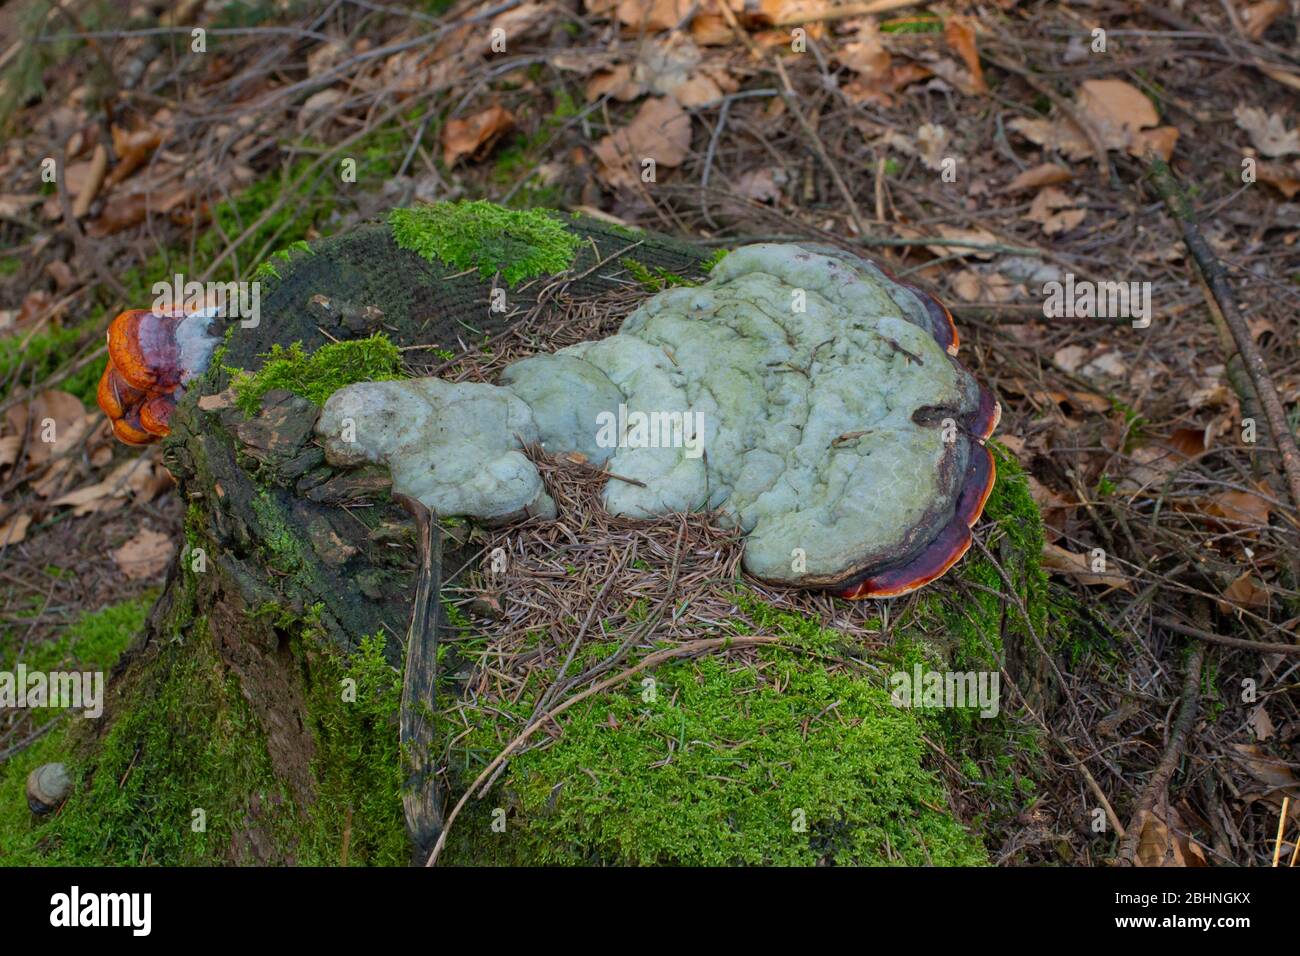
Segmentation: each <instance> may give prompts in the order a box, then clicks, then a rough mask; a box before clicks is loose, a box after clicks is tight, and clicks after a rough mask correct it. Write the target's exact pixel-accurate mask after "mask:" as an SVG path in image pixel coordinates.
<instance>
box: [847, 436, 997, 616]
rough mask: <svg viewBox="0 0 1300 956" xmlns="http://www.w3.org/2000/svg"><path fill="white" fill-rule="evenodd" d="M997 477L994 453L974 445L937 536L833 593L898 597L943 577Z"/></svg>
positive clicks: (967, 538)
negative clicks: (914, 551)
mask: <svg viewBox="0 0 1300 956" xmlns="http://www.w3.org/2000/svg"><path fill="white" fill-rule="evenodd" d="M996 478H997V474H996V469H995V467H994V465H993V453H992V452H990V451H989V450H988V449H987V448H985V447H984V446H983V445H973V447H972V448H971V455H970V463H969V464H968V465H967V467H966V475H965V479H964V481H963V483H962V488H961V492H960V493H959V494H958V496H957V507H956V509H955V510H954V512H953V516H952V520H951V521H949V522H948V523H947V524H946V525H945V526H944V528H943V530H942V531H940V532H939V534H938V536H936V537H935V538H934V540H933V541H931V542H930V543H929V544H928V545H927V546H926V547H925V549H924V550H922V551H921V553H920V554H918V555H917V556H916V557H914V558H911V559H910V560H908V561H906V562H904V563H902V564H900V565H897V566H895V567H891V568H883V569H873V570H872V571H869V572H867V573H866V574H864V575H862V576H860V577H859V578H857V579H856V580H854V581H852V582H851V583H849V584H847V585H845V586H843V587H842V588H839V589H837V590H836V591H835V594H836V595H837V596H838V597H842V598H847V599H848V600H850V601H858V600H862V599H864V598H890V597H899V596H900V595H903V594H907V593H908V592H909V591H915V590H916V589H917V588H920V587H924V586H925V585H927V584H929V583H930V582H931V581H934V580H936V579H938V578H941V577H943V575H944V574H946V573H947V572H948V569H949V568H951V567H952V566H953V565H954V564H956V563H957V562H958V561H960V560H961V558H962V556H963V555H964V554H965V553H966V551H967V550H968V549H969V548H970V544H971V540H972V532H971V528H972V527H974V525H975V522H976V521H978V520H979V516H980V515H981V514H982V513H983V511H984V503H985V502H987V501H988V499H989V495H990V494H991V493H992V491H993V483H994V481H995V480H996Z"/></svg>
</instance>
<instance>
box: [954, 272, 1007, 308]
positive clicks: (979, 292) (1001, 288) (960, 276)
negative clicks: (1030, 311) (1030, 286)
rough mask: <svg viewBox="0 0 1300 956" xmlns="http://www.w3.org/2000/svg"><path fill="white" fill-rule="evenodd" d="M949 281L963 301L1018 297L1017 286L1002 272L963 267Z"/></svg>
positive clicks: (1002, 300)
mask: <svg viewBox="0 0 1300 956" xmlns="http://www.w3.org/2000/svg"><path fill="white" fill-rule="evenodd" d="M948 283H949V285H951V286H952V290H953V292H955V293H956V294H957V297H958V298H959V299H961V300H962V301H963V302H1010V301H1011V300H1012V299H1014V298H1015V297H1016V290H1015V286H1013V285H1012V284H1011V280H1010V279H1008V278H1007V277H1006V276H1004V275H1002V273H1000V272H977V271H975V270H974V269H962V270H960V271H959V272H957V273H956V274H954V275H953V276H952V277H951V278H950V279H949V280H948Z"/></svg>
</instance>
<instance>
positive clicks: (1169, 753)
mask: <svg viewBox="0 0 1300 956" xmlns="http://www.w3.org/2000/svg"><path fill="white" fill-rule="evenodd" d="M1204 663H1205V645H1204V644H1197V645H1196V646H1195V647H1193V648H1192V653H1191V656H1190V657H1188V659H1187V673H1186V675H1185V676H1184V677H1183V703H1182V706H1181V707H1179V709H1178V718H1177V719H1176V720H1175V721H1174V729H1173V733H1171V734H1170V735H1169V744H1168V746H1166V747H1165V752H1164V755H1163V756H1162V757H1161V758H1160V763H1159V764H1157V765H1156V769H1155V773H1153V774H1152V775H1151V779H1150V780H1148V781H1147V785H1146V787H1145V788H1144V789H1143V791H1142V796H1141V798H1140V799H1139V800H1138V805H1137V810H1136V811H1134V813H1133V823H1132V824H1130V825H1129V828H1128V833H1127V834H1125V835H1124V839H1123V840H1122V841H1121V842H1120V846H1119V854H1118V855H1117V856H1116V858H1115V866H1132V865H1133V861H1134V858H1135V857H1136V856H1137V847H1138V839H1139V838H1140V837H1141V836H1142V816H1143V814H1145V813H1150V812H1151V808H1152V807H1154V806H1155V802H1156V800H1157V798H1159V797H1160V796H1161V795H1162V794H1164V792H1165V789H1166V788H1167V787H1168V786H1169V779H1170V778H1171V777H1172V776H1173V775H1174V771H1175V770H1176V769H1177V768H1178V761H1180V760H1181V759H1182V757H1183V748H1184V747H1185V746H1186V744H1187V735H1188V733H1189V732H1190V731H1191V729H1192V724H1194V723H1195V722H1196V713H1197V710H1198V709H1199V705H1200V700H1201V665H1202V664H1204Z"/></svg>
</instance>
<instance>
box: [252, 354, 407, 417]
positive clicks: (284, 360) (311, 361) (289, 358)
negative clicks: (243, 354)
mask: <svg viewBox="0 0 1300 956" xmlns="http://www.w3.org/2000/svg"><path fill="white" fill-rule="evenodd" d="M264 358H265V362H264V363H263V365H262V367H261V368H260V369H259V370H258V371H256V372H246V371H244V370H243V369H233V368H228V369H227V370H226V371H228V372H229V373H230V374H231V375H233V379H232V381H231V385H232V386H233V387H234V389H235V403H236V404H237V405H238V406H239V408H240V409H241V410H242V411H243V412H244V414H246V415H254V414H256V413H257V409H258V407H259V406H260V405H261V402H262V396H264V395H265V394H266V393H267V392H269V391H271V390H273V389H278V388H283V389H287V390H288V391H290V392H293V393H294V394H295V395H299V396H301V397H303V398H305V399H307V400H308V401H310V402H315V403H316V404H317V405H323V404H324V403H325V400H326V399H327V398H329V397H330V396H331V395H333V394H334V393H335V392H337V391H338V390H339V389H340V388H343V387H344V386H345V385H351V384H353V383H354V382H382V381H391V380H393V379H399V378H405V377H406V376H405V375H404V374H403V372H402V358H401V353H400V352H399V351H398V350H397V346H396V345H394V344H393V343H392V341H390V340H389V338H388V337H387V336H385V335H382V334H375V335H372V336H370V337H369V338H366V339H353V340H351V341H347V342H330V343H328V344H326V345H322V346H321V347H320V348H318V349H316V351H314V352H311V353H310V354H308V353H307V352H305V351H303V347H302V343H301V342H294V343H293V344H292V345H291V346H289V348H287V349H286V348H282V347H281V346H279V345H275V346H272V348H271V351H270V352H268V353H267V354H266V355H265V356H264Z"/></svg>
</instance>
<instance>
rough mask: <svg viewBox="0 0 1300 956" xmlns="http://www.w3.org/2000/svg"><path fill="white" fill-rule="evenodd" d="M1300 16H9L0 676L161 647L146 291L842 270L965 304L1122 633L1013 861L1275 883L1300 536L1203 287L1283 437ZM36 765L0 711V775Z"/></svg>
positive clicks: (1018, 7) (1044, 505) (686, 4)
mask: <svg viewBox="0 0 1300 956" xmlns="http://www.w3.org/2000/svg"><path fill="white" fill-rule="evenodd" d="M1298 20H1300V4H1297V3H1296V2H1294V0H1292V2H1285V0H1261V2H1253V3H1248V2H1243V0H1225V2H1223V3H1221V4H1193V3H1183V2H1180V0H1158V2H1153V3H1142V4H1139V3H1131V2H1119V0H1115V2H1106V0H1097V2H1076V3H1046V2H1043V3H1034V2H1026V3H1020V2H1015V0H991V2H987V3H983V4H970V3H962V2H950V3H902V2H897V0H876V2H868V3H848V4H835V3H830V2H827V0H751V2H743V0H732V2H730V3H729V4H728V3H724V2H723V0H622V2H615V0H594V2H579V0H564V2H550V0H505V2H500V3H480V2H468V0H462V2H458V3H453V4H450V5H449V4H447V3H445V2H439V0H433V2H427V3H422V4H421V3H416V4H410V5H405V6H402V5H398V4H395V3H392V4H388V3H379V2H370V0H328V2H319V3H284V2H275V3H258V4H243V3H234V2H231V3H220V2H209V3H202V2H196V0H177V2H172V3H153V4H146V3H133V4H129V5H122V4H113V3H108V2H100V0H66V2H61V3H53V4H51V3H46V2H19V0H11V2H9V3H7V4H5V5H3V7H0V37H2V38H3V41H0V70H3V73H0V83H2V84H3V86H2V88H0V123H3V125H4V146H3V148H2V149H0V182H2V183H3V184H4V187H3V189H4V190H5V191H0V663H3V662H11V661H12V660H14V659H16V657H21V656H22V655H23V654H24V653H27V652H30V650H31V649H33V648H38V647H40V646H42V645H53V644H54V642H57V641H59V640H60V639H61V638H63V637H65V635H66V634H67V633H68V631H69V628H72V627H73V626H74V625H77V624H78V622H82V625H81V626H82V630H83V631H84V630H86V628H85V626H84V622H85V621H86V620H87V617H86V616H87V615H88V614H93V613H95V612H104V611H105V610H106V609H113V608H120V607H123V606H126V607H129V608H132V609H134V608H143V607H144V606H145V604H146V603H147V602H144V601H142V600H141V599H142V598H147V597H149V596H150V595H151V594H152V593H154V592H155V591H156V589H157V588H158V586H159V585H160V583H161V581H162V576H163V573H164V570H165V568H166V566H167V564H168V563H169V562H170V561H171V559H172V557H173V555H174V554H175V552H176V549H177V547H178V546H179V544H180V542H181V541H182V535H181V521H182V517H183V505H182V503H181V502H180V501H179V500H178V498H177V496H175V495H172V494H169V493H168V490H169V488H170V487H171V480H170V477H169V476H168V474H167V473H166V471H165V469H163V468H162V466H161V463H160V460H159V458H158V456H157V451H156V449H154V450H152V451H150V452H148V453H146V454H145V455H143V456H141V455H139V454H137V453H135V452H134V451H131V452H130V453H128V452H127V450H126V449H123V448H121V447H119V446H117V445H116V444H115V443H114V442H113V440H112V438H111V435H110V434H109V433H108V431H107V428H106V427H105V423H104V421H103V420H102V416H101V415H100V413H99V412H98V411H97V410H96V409H95V407H94V390H95V386H96V383H97V381H98V377H99V372H100V370H101V369H102V365H103V355H104V345H103V341H104V330H105V328H106V327H107V324H108V321H109V320H110V319H111V318H112V317H113V316H114V315H115V314H117V312H119V311H120V310H122V309H124V308H126V307H143V306H146V305H148V304H149V303H150V302H151V301H152V300H153V298H154V294H153V292H152V291H151V290H152V286H153V284H154V283H155V282H157V281H160V280H162V281H166V280H169V279H170V278H171V277H172V276H173V275H174V274H176V273H180V274H183V275H184V276H186V277H187V278H199V279H217V280H227V279H246V278H249V277H251V276H252V274H253V272H254V270H256V268H257V267H258V266H259V265H261V264H262V263H263V262H265V261H267V260H268V258H269V257H271V256H272V254H273V253H275V252H277V251H279V250H283V249H286V248H288V247H290V246H291V245H292V244H293V243H295V242H299V241H302V240H307V241H310V240H312V239H314V238H316V237H318V236H322V235H329V234H333V233H335V232H338V231H341V230H343V229H346V228H347V227H348V226H349V225H351V224H354V223H356V222H359V221H361V220H364V219H366V218H369V217H372V216H375V215H377V214H378V213H380V212H382V211H384V210H386V209H388V208H390V207H392V206H396V205H403V204H410V203H414V202H418V201H424V200H448V199H460V198H486V199H492V200H494V201H497V202H501V203H504V204H507V205H515V206H548V207H554V208H558V209H563V210H570V211H574V210H576V211H581V212H584V213H587V214H589V215H592V216H596V217H600V218H606V219H612V220H614V221H617V222H620V223H624V224H627V225H632V226H637V227H640V228H644V229H648V230H655V231H659V232H665V233H670V234H674V235H679V236H682V237H688V238H690V239H692V240H694V241H697V242H700V243H704V244H706V245H711V246H716V247H720V248H730V247H734V246H735V245H738V244H741V243H743V242H746V241H752V240H759V239H786V240H810V241H815V242H829V243H835V244H838V245H841V246H844V247H846V248H852V249H854V250H857V251H859V252H861V253H863V254H865V255H869V256H871V257H873V258H875V259H877V260H878V261H880V262H881V263H882V264H884V265H885V266H886V267H887V268H889V269H890V270H891V271H892V272H894V273H895V274H897V275H899V276H901V277H905V278H906V279H907V280H908V281H910V282H914V283H916V284H919V285H922V286H924V287H926V288H927V289H929V290H931V291H933V292H934V293H935V294H936V295H938V296H939V297H940V298H941V299H942V300H943V301H944V302H945V303H947V304H948V305H949V306H950V307H951V308H952V310H953V312H954V314H955V316H956V319H957V324H958V327H959V329H960V332H961V336H962V352H963V356H964V359H963V360H964V363H965V364H966V365H967V366H968V367H969V368H971V369H972V371H974V372H975V374H976V375H977V377H978V378H979V379H980V380H981V381H983V382H985V383H987V384H988V385H989V386H991V387H992V388H993V389H994V391H995V392H996V393H997V394H998V396H999V398H1000V400H1001V402H1002V407H1003V417H1002V423H1001V426H1000V428H999V430H998V433H997V435H996V438H997V440H998V441H1000V442H1001V443H1002V444H1003V445H1004V446H1005V447H1006V448H1007V449H1008V450H1009V451H1010V452H1011V453H1013V454H1014V455H1015V456H1016V457H1017V458H1018V459H1019V461H1020V462H1021V464H1022V466H1023V467H1024V469H1025V470H1026V472H1027V473H1028V475H1029V476H1030V482H1031V487H1032V490H1033V494H1034V497H1035V500H1036V501H1037V503H1038V505H1039V507H1040V509H1041V511H1042V514H1043V518H1044V521H1045V523H1046V528H1047V537H1048V541H1047V544H1046V547H1045V550H1044V554H1043V561H1044V566H1045V567H1047V568H1048V569H1050V572H1051V574H1052V586H1053V588H1056V589H1059V590H1060V591H1062V592H1066V593H1069V594H1072V595H1073V596H1074V597H1075V598H1076V599H1077V602H1078V606H1079V607H1080V608H1082V611H1081V613H1082V614H1083V615H1085V616H1086V617H1087V618H1088V621H1089V623H1088V626H1087V627H1086V628H1080V629H1079V633H1081V634H1082V633H1085V632H1086V633H1087V634H1090V635H1098V634H1100V635H1104V639H1096V638H1095V637H1093V638H1087V639H1084V638H1080V640H1078V641H1077V642H1076V643H1074V644H1072V645H1067V646H1063V647H1060V648H1057V649H1055V650H1056V653H1055V654H1054V666H1055V668H1056V669H1057V670H1058V671H1059V674H1057V675H1056V684H1057V685H1058V686H1057V687H1056V694H1055V695H1054V696H1053V698H1052V700H1051V701H1050V702H1048V703H1045V704H1044V706H1043V711H1042V713H1041V714H1038V715H1034V716H1035V717H1036V718H1041V721H1042V724H1041V725H1042V726H1043V727H1045V728H1047V732H1048V733H1049V734H1050V736H1051V737H1052V738H1053V739H1054V741H1055V742H1056V743H1058V744H1060V746H1056V747H1049V748H1047V749H1046V750H1045V751H1044V752H1045V754H1046V759H1047V760H1048V764H1049V782H1048V786H1047V788H1046V791H1045V792H1044V793H1043V794H1042V795H1041V798H1040V799H1039V800H1038V801H1036V802H1035V803H1034V805H1032V806H1030V807H1027V808H1026V810H1025V811H1024V813H1022V814H1021V816H1020V818H1019V819H1017V821H1016V825H1014V826H1008V827H1005V828H1003V829H1002V830H1001V831H999V832H995V833H986V834H985V835H984V836H985V839H986V842H987V843H988V845H989V848H990V851H991V857H992V859H993V860H995V861H996V862H999V863H1005V864H1017V863H1030V862H1064V863H1072V864H1076V865H1097V864H1101V863H1104V862H1107V861H1109V860H1111V859H1112V858H1114V857H1116V856H1117V855H1121V856H1122V855H1124V853H1123V852H1122V851H1124V850H1125V849H1127V851H1128V852H1130V853H1136V856H1137V859H1138V861H1139V862H1143V863H1147V864H1152V865H1162V864H1163V865H1180V866H1181V865H1186V866H1200V865H1268V864H1269V863H1270V862H1271V861H1272V860H1273V858H1274V854H1275V850H1276V846H1275V837H1276V834H1277V833H1278V825H1279V814H1280V812H1281V807H1282V804H1283V799H1284V798H1285V797H1288V796H1289V797H1292V798H1296V799H1294V802H1293V804H1292V810H1291V821H1290V823H1289V824H1288V830H1287V833H1288V836H1287V837H1286V840H1285V841H1284V844H1283V854H1284V855H1283V860H1284V861H1285V860H1286V859H1287V858H1288V856H1289V854H1290V853H1291V848H1292V846H1293V845H1294V841H1295V840H1296V839H1297V836H1296V834H1297V833H1298V832H1300V708H1298V705H1300V676H1298V673H1297V663H1298V662H1300V640H1298V639H1297V628H1298V627H1300V591H1298V590H1297V564H1296V562H1297V558H1296V555H1297V554H1298V553H1300V546H1298V545H1297V534H1298V533H1300V531H1298V527H1297V502H1296V501H1295V500H1294V499H1293V497H1292V495H1291V492H1290V491H1289V490H1288V484H1287V481H1286V476H1285V474H1284V473H1283V470H1282V468H1281V467H1280V465H1279V462H1280V457H1281V456H1279V455H1278V454H1276V448H1277V447H1278V445H1279V441H1278V434H1277V431H1276V425H1277V423H1276V422H1274V421H1272V420H1270V418H1269V417H1268V416H1267V415H1261V414H1260V413H1259V412H1258V411H1257V410H1255V409H1256V408H1257V406H1256V405H1255V401H1256V400H1255V398H1254V396H1253V394H1252V392H1251V387H1250V386H1248V385H1245V386H1243V382H1245V381H1246V377H1244V376H1242V375H1241V374H1230V373H1234V371H1235V366H1233V365H1232V364H1231V363H1230V362H1229V359H1230V358H1231V357H1232V355H1233V354H1234V352H1235V350H1236V347H1237V346H1236V345H1234V344H1233V339H1232V338H1231V337H1230V336H1226V335H1225V334H1224V333H1223V332H1221V331H1220V325H1219V323H1220V322H1222V319H1221V317H1220V311H1221V303H1216V300H1215V297H1214V296H1213V295H1212V293H1211V290H1210V288H1209V287H1208V286H1207V284H1206V281H1205V278H1204V276H1205V273H1206V271H1207V269H1209V268H1211V267H1212V265H1213V264H1214V263H1218V264H1221V266H1222V268H1223V269H1225V270H1226V277H1227V285H1228V286H1229V287H1230V289H1231V292H1232V294H1233V295H1234V296H1235V299H1236V302H1237V305H1238V307H1239V309H1240V312H1241V315H1242V317H1243V318H1244V327H1245V330H1246V335H1247V336H1248V339H1249V341H1250V342H1252V343H1253V345H1254V347H1255V348H1256V349H1257V350H1258V352H1259V353H1260V354H1261V356H1262V359H1263V362H1264V364H1265V366H1266V369H1267V381H1268V383H1270V387H1271V389H1273V390H1275V391H1276V393H1277V395H1278V397H1279V400H1280V403H1281V405H1282V408H1283V411H1284V413H1285V415H1286V416H1287V418H1288V421H1287V423H1286V427H1287V428H1289V429H1290V431H1291V432H1292V433H1294V432H1295V430H1296V426H1297V423H1300V309H1298V308H1297V306H1298V305H1300V251H1297V248H1296V246H1297V239H1300V202H1296V201H1294V200H1295V199H1296V196H1297V193H1300V113H1298V111H1297V103H1298V102H1300V101H1298V99H1297V97H1298V95H1300V56H1297V54H1296V50H1297V49H1300V47H1298V40H1300V37H1298V35H1297V30H1298ZM196 27H197V28H202V29H201V31H200V32H197V33H196V32H195V28H196ZM645 156H649V157H653V158H654V161H655V162H654V165H653V168H652V169H649V170H647V169H645V168H644V167H643V166H642V165H641V164H640V163H637V162H635V158H637V157H645ZM1153 157H1162V158H1163V159H1164V160H1166V161H1167V162H1168V164H1169V168H1170V169H1171V170H1172V173H1173V176H1174V177H1176V179H1177V181H1178V182H1180V183H1181V184H1182V188H1183V189H1184V190H1185V192H1186V195H1187V197H1188V200H1189V202H1190V204H1191V206H1192V208H1193V209H1194V211H1195V214H1196V217H1197V218H1198V219H1199V221H1200V227H1199V229H1200V233H1201V235H1202V236H1203V238H1204V240H1205V253H1206V255H1205V256H1202V257H1201V258H1202V260H1203V261H1199V262H1198V261H1197V260H1195V259H1194V258H1193V256H1192V255H1190V254H1189V252H1188V248H1187V247H1186V246H1185V245H1184V242H1183V236H1182V231H1181V225H1180V223H1179V221H1178V220H1177V219H1176V218H1174V216H1173V215H1172V214H1171V213H1170V211H1169V209H1168V208H1167V206H1166V204H1165V203H1164V202H1162V199H1161V196H1160V193H1159V192H1158V191H1157V190H1156V188H1155V178H1156V173H1155V172H1154V171H1155V170H1156V169H1158V168H1159V165H1160V164H1159V161H1158V160H1156V159H1153ZM51 178H52V179H53V181H49V180H50V179H51ZM1053 283H1059V284H1061V286H1063V287H1064V289H1065V290H1066V291H1064V293H1063V295H1064V296H1065V297H1069V296H1070V295H1071V294H1072V293H1071V290H1076V289H1083V288H1086V287H1089V286H1088V284H1089V283H1092V284H1099V285H1102V288H1105V286H1104V284H1106V283H1123V284H1125V288H1126V289H1127V288H1129V286H1128V284H1130V283H1133V284H1135V285H1134V286H1132V290H1133V295H1132V296H1131V297H1130V298H1129V299H1128V300H1127V302H1122V303H1121V306H1123V307H1122V308H1120V309H1119V310H1118V313H1117V312H1116V311H1115V310H1111V311H1110V312H1108V313H1106V314H1089V313H1088V310H1086V309H1084V308H1080V309H1074V308H1068V307H1067V308H1066V309H1064V310H1054V309H1053V305H1054V297H1053V296H1052V294H1051V293H1052V290H1053V288H1054V287H1053ZM1055 298H1059V297H1055ZM450 357H451V356H449V358H450ZM1234 383H1235V384H1234ZM1256 384H1257V385H1258V384H1259V383H1258V382H1257V383H1256ZM1243 394H1244V396H1245V397H1244V402H1245V404H1246V407H1245V408H1243ZM49 420H52V422H53V427H55V428H57V429H59V430H60V432H61V433H62V434H63V435H64V436H65V437H66V435H67V434H68V430H73V433H74V434H76V435H77V437H78V441H77V442H76V443H75V449H74V451H73V452H71V453H59V454H52V453H51V451H50V445H49V444H48V443H47V442H43V441H42V440H41V431H42V428H43V427H45V426H47V424H48V422H49ZM910 600H913V599H912V598H905V599H902V600H900V601H899V602H895V606H894V607H893V609H892V610H891V612H890V613H891V614H892V615H902V614H905V613H906V608H907V602H908V601H910ZM139 616H140V614H139V613H138V612H136V611H133V612H132V614H129V615H121V614H118V615H116V616H114V617H112V618H111V620H113V621H114V622H117V623H119V624H122V622H128V623H129V621H130V620H136V621H138V619H139ZM95 620H96V621H100V620H105V618H95ZM122 626H123V627H124V628H125V624H122ZM90 630H91V631H94V630H95V629H94V628H91V629H90ZM1216 638H1217V639H1216ZM1224 638H1227V639H1229V642H1227V643H1225V641H1224ZM1232 639H1236V641H1237V643H1236V644H1232V643H1230V641H1231V640H1232ZM1192 704H1194V705H1195V708H1193V707H1192V706H1190V705H1192ZM44 729H47V728H43V725H42V721H41V720H40V719H39V718H34V717H33V716H32V715H31V713H30V712H6V713H4V714H3V715H2V716H0V761H3V760H4V759H5V758H6V757H8V756H10V755H11V754H12V753H14V752H17V751H18V750H20V749H21V748H22V747H24V746H26V745H28V744H29V743H30V742H31V741H32V740H34V739H36V738H37V737H38V736H39V735H40V734H41V733H42V732H44ZM1066 754H1074V755H1075V756H1076V759H1068V758H1067V757H1066V756H1065V755H1066ZM976 799H978V798H977V797H976ZM1125 832H1127V833H1128V834H1129V837H1128V839H1127V843H1126V842H1125V841H1124V840H1123V839H1121V834H1122V833H1125ZM1099 833H1100V834H1101V835H1102V836H1103V839H1097V837H1098V835H1099Z"/></svg>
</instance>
